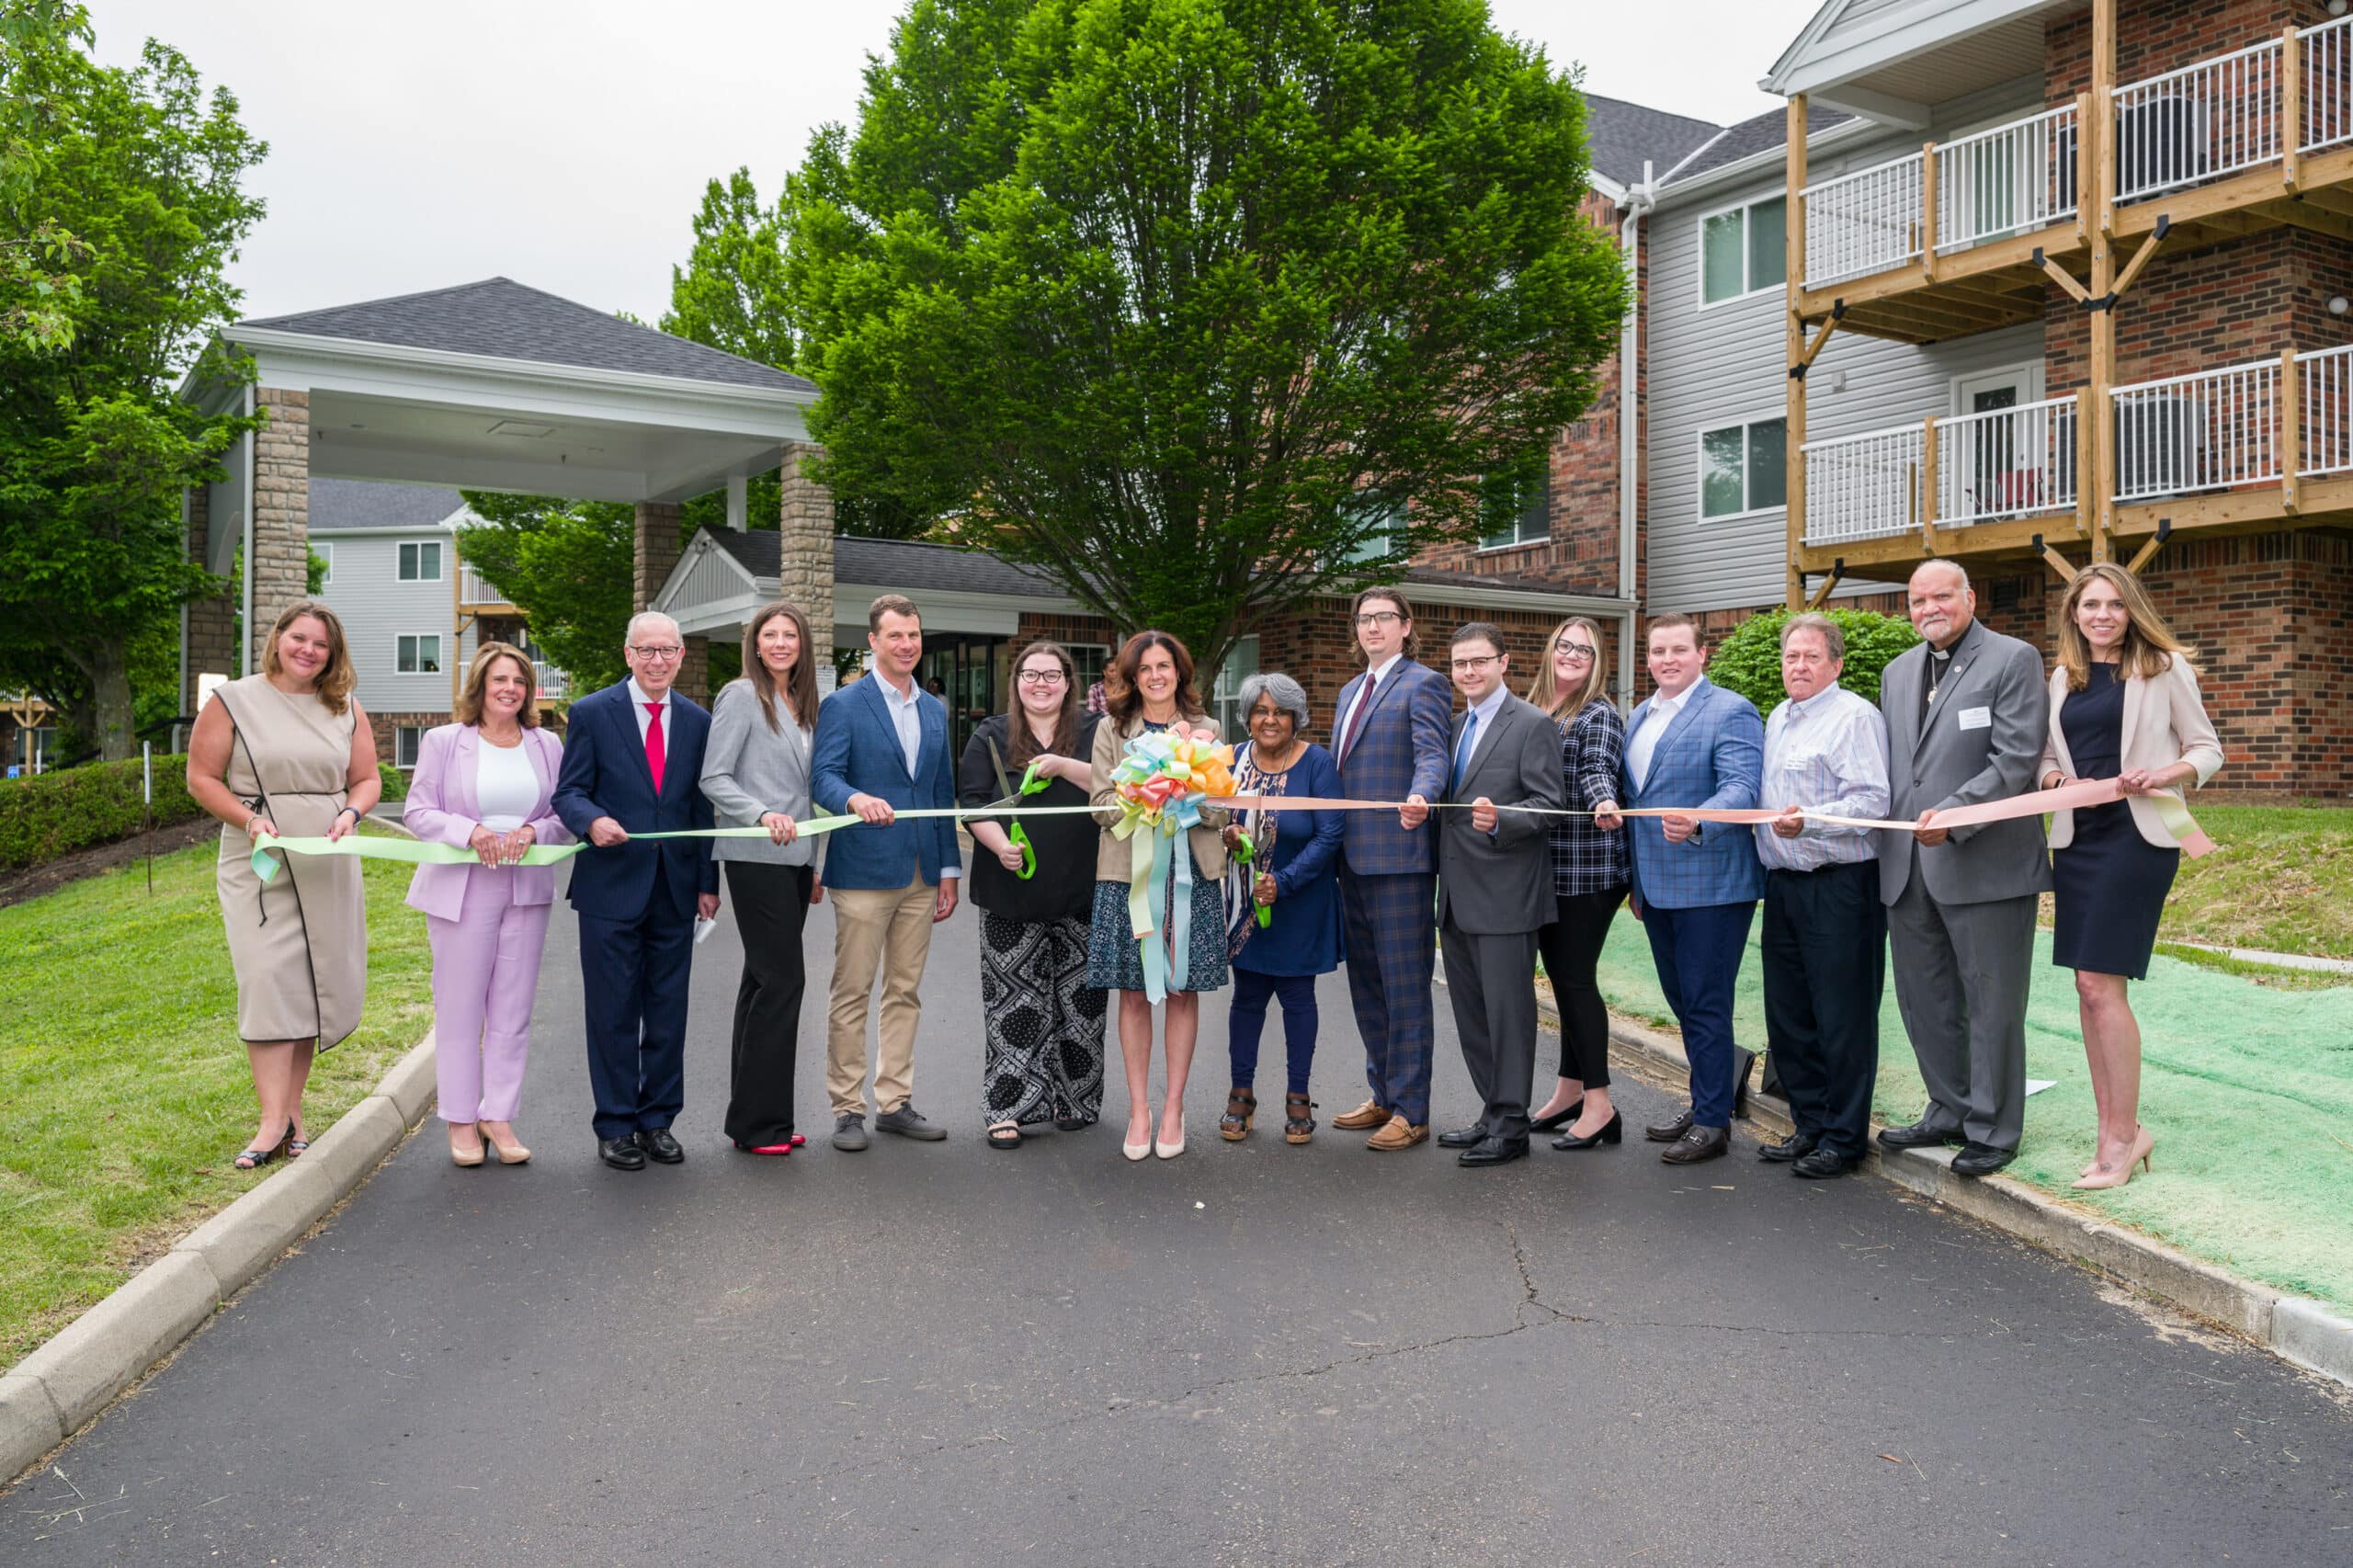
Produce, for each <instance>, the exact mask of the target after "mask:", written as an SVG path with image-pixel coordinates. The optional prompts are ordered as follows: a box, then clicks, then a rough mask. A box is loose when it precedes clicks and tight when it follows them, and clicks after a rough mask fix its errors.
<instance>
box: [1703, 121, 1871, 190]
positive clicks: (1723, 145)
mask: <svg viewBox="0 0 2353 1568" xmlns="http://www.w3.org/2000/svg"><path fill="white" fill-rule="evenodd" d="M1854 118H1855V117H1854V116H1853V115H1851V114H1841V113H1840V112H1839V111H1837V110H1836V109H1828V108H1812V107H1810V106H1809V107H1808V108H1807V109H1806V111H1805V134H1806V140H1807V141H1809V142H1811V141H1812V140H1813V138H1815V137H1817V136H1819V135H1821V134H1822V133H1823V132H1824V131H1827V130H1829V129H1830V128H1831V127H1832V126H1834V125H1843V124H1845V123H1846V122H1847V120H1850V119H1854ZM1789 134H1790V117H1789V114H1788V112H1787V111H1786V110H1783V109H1778V108H1776V109H1768V110H1766V111H1765V112H1764V113H1763V114H1760V115H1758V116H1756V118H1755V119H1744V120H1742V121H1741V122H1740V123H1739V124H1738V125H1735V126H1733V127H1732V128H1731V129H1730V130H1728V131H1724V132H1723V134H1722V135H1721V136H1718V137H1717V138H1716V139H1715V140H1714V141H1713V142H1709V143H1708V144H1707V145H1706V146H1705V147H1703V148H1701V149H1700V150H1699V153H1696V154H1694V155H1693V157H1692V159H1691V161H1690V162H1689V163H1688V164H1686V165H1683V166H1682V167H1681V168H1679V169H1677V170H1676V171H1675V179H1674V181H1673V183H1674V184H1676V185H1681V184H1682V183H1683V182H1684V181H1685V180H1688V179H1693V178H1696V177H1698V176H1700V175H1703V174H1706V173H1707V172H1708V171H1709V170H1710V169H1720V168H1722V167H1723V166H1724V165H1726V164H1736V163H1738V162H1740V161H1741V160H1742V159H1743V158H1749V157H1754V156H1756V154H1757V153H1769V152H1771V151H1772V150H1773V149H1774V148H1776V147H1779V146H1783V145H1785V144H1786V143H1787V142H1788V141H1789ZM1660 172H1661V174H1662V175H1664V173H1665V171H1664V170H1662V171H1660ZM1660 183H1661V184H1665V183H1667V182H1666V181H1665V180H1664V179H1662V180H1661V182H1660Z"/></svg>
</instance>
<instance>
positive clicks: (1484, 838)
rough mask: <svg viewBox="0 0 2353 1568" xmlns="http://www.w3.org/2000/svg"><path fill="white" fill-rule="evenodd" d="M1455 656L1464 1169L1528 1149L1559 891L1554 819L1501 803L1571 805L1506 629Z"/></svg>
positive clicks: (1449, 833) (1455, 877)
mask: <svg viewBox="0 0 2353 1568" xmlns="http://www.w3.org/2000/svg"><path fill="white" fill-rule="evenodd" d="M1453 660H1454V686H1455V689H1456V690H1458V691H1460V692H1461V694H1462V700H1463V701H1464V702H1465V703H1466V704H1468V709H1467V710H1466V711H1465V712H1464V713H1463V714H1462V715H1461V717H1460V718H1458V719H1456V720H1455V721H1454V735H1453V744H1452V747H1451V751H1450V756H1451V758H1452V760H1451V762H1450V763H1449V767H1448V769H1447V790H1446V795H1445V797H1444V798H1445V800H1446V801H1448V802H1449V804H1452V803H1456V802H1465V803H1467V804H1468V806H1469V809H1468V810H1454V811H1449V812H1442V813H1441V814H1440V818H1439V822H1438V947H1439V949H1440V950H1441V951H1442V952H1443V953H1444V954H1445V957H1446V990H1447V997H1448V1000H1449V1001H1450V1002H1451V1003H1452V1004H1453V1006H1454V1030H1455V1033H1457V1034H1458V1035H1460V1036H1461V1038H1462V1061H1463V1063H1464V1065H1466V1066H1467V1067H1469V1068H1470V1070H1471V1084H1472V1087H1473V1088H1475V1089H1477V1090H1478V1091H1479V1098H1480V1099H1481V1100H1482V1101H1483V1102H1484V1104H1483V1108H1482V1110H1481V1112H1480V1116H1479V1119H1478V1120H1477V1121H1476V1122H1475V1123H1473V1124H1472V1125H1471V1126H1469V1127H1465V1128H1461V1129H1459V1130H1457V1131H1452V1132H1442V1133H1440V1134H1438V1142H1439V1144H1440V1145H1442V1146H1443V1147H1446V1148H1449V1149H1460V1150H1461V1151H1462V1153H1461V1154H1460V1155H1459V1156H1458V1158H1459V1160H1460V1162H1461V1164H1463V1165H1506V1164H1508V1163H1509V1162H1511V1161H1513V1160H1519V1159H1525V1158H1527V1156H1528V1096H1529V1089H1530V1087H1531V1085H1533V1083H1534V1081H1535V1076H1536V931H1537V927H1539V926H1542V925H1543V924H1544V922H1545V921H1546V920H1548V919H1550V918H1552V914H1553V898H1552V852H1551V849H1550V848H1549V847H1548V836H1547V830H1548V829H1549V828H1550V827H1551V825H1552V824H1551V822H1550V821H1549V819H1547V818H1544V817H1541V816H1536V815H1533V814H1531V813H1529V812H1515V811H1498V810H1497V809H1496V808H1497V807H1498V806H1499V805H1501V806H1538V807H1550V808H1552V809H1555V810H1557V809H1558V808H1559V807H1560V806H1561V805H1562V804H1563V801H1564V795H1563V784H1562V776H1561V733H1560V731H1559V730H1557V729H1555V728H1554V727H1553V725H1552V721H1551V720H1550V719H1547V718H1545V717H1544V715H1543V714H1542V713H1541V712H1540V711H1539V710H1537V709H1536V708H1534V707H1533V706H1531V705H1530V704H1529V703H1526V702H1523V701H1521V700H1520V699H1518V698H1517V697H1514V696H1513V695H1512V694H1511V693H1510V692H1509V691H1508V690H1506V688H1505V686H1504V676H1505V674H1506V671H1507V670H1508V669H1509V667H1510V661H1509V660H1508V659H1507V658H1506V656H1505V654H1504V634H1503V632H1502V631H1498V630H1497V629H1496V628H1495V627H1493V626H1490V625H1488V624H1487V623H1486V622H1485V621H1481V620H1474V621H1472V622H1470V623H1469V624H1467V625H1465V626H1463V627H1462V628H1461V629H1460V630H1458V631H1456V632H1455V634H1454V651H1453ZM2036 755H2037V756H2040V752H2038V753H2037V754H2036ZM1405 809H1406V810H1407V811H1409V812H1418V813H1421V814H1427V812H1428V808H1427V807H1426V806H1424V807H1415V806H1408V807H1406V808H1405ZM1417 820H1418V819H1417ZM1405 825H1406V826H1408V827H1412V826H1415V825H1416V823H1415V822H1408V823H1406V824H1405Z"/></svg>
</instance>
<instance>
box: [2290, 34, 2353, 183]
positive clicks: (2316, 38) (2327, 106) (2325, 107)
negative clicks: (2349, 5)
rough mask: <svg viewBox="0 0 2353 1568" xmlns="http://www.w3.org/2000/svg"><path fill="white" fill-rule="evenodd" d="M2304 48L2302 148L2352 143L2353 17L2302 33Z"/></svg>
mask: <svg viewBox="0 0 2353 1568" xmlns="http://www.w3.org/2000/svg"><path fill="white" fill-rule="evenodd" d="M2298 41H2299V42H2300V43H2302V46H2303V51H2304V70H2303V78H2304V79H2303V83H2302V88H2303V98H2304V112H2303V131H2304V139H2303V143H2302V151H2304V152H2307V153H2316V152H2318V151H2320V150H2321V149H2322V148H2324V147H2337V146H2342V145H2344V144H2345V143H2346V142H2353V16H2345V17H2337V18H2336V20H2335V21H2333V22H2327V23H2324V24H2323V25H2321V26H2320V27H2317V28H2311V29H2310V30H2308V31H2306V32H2304V33H2302V35H2300V37H2299V40H2298Z"/></svg>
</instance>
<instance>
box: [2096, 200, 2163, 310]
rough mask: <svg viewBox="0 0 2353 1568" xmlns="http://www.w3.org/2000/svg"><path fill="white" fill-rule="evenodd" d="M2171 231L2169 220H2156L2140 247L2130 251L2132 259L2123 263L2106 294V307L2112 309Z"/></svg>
mask: <svg viewBox="0 0 2353 1568" xmlns="http://www.w3.org/2000/svg"><path fill="white" fill-rule="evenodd" d="M2172 232H2173V224H2172V222H2170V221H2168V220H2167V219H2165V218H2162V217H2161V218H2159V219H2158V220H2157V226H2156V227H2155V228H2154V229H2153V230H2151V231H2150V233H2149V237H2148V238H2147V239H2145V240H2143V241H2142V242H2141V248H2140V249H2139V250H2136V251H2134V252H2133V253H2132V259H2131V261H2129V262H2127V263H2126V264H2125V267H2124V271H2123V272H2122V274H2121V275H2120V276H2119V277H2118V278H2117V279H2116V283H2115V285H2114V287H2113V288H2112V289H2111V290H2110V291H2109V294H2108V296H2107V298H2108V306H2107V308H2108V309H2109V310H2111V311H2112V310H2114V309H2115V308H2116V301H2117V299H2118V298H2119V297H2120V295H2122V294H2123V293H2124V291H2125V290H2128V289H2130V288H2131V287H2132V284H2133V282H2134V280H2135V279H2137V278H2139V277H2140V276H2141V269H2142V268H2143V267H2146V266H2148V265H2149V261H2150V259H2151V258H2152V257H2153V256H2155V255H2156V254H2157V247H2158V246H2159V245H2161V244H2165V236H2166V235H2167V234H2169V233H2172Z"/></svg>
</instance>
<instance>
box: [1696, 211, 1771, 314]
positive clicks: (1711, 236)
mask: <svg viewBox="0 0 2353 1568" xmlns="http://www.w3.org/2000/svg"><path fill="white" fill-rule="evenodd" d="M1788 213H1789V199H1788V198H1787V197H1782V196H1777V197H1774V198H1773V199H1771V200H1769V201H1752V202H1750V203H1749V204H1748V205H1747V206H1745V207H1735V208H1733V210H1731V211H1729V212H1714V213H1711V214H1709V215H1708V216H1707V217H1705V218H1702V219H1700V220H1699V303H1700V304H1702V305H1713V304H1718V303H1720V302H1722V301H1725V300H1737V299H1739V298H1740V297H1741V296H1742V295H1744V294H1753V293H1755V292H1756V290H1759V289H1778V288H1779V287H1780V286H1781V285H1782V283H1783V282H1784V281H1785V280H1786V279H1787V278H1788V277H1789V264H1788V262H1787V260H1786V259H1785V257H1784V254H1783V250H1782V244H1783V237H1784V234H1783V231H1784V229H1785V228H1786V226H1787V224H1786V220H1787V217H1788Z"/></svg>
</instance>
